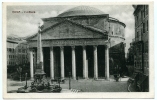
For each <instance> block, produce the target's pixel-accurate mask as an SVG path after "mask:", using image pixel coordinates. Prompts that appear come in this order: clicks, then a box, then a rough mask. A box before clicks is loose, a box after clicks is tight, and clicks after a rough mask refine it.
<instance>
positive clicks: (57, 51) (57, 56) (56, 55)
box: [53, 47, 61, 79]
mask: <svg viewBox="0 0 157 100" xmlns="http://www.w3.org/2000/svg"><path fill="white" fill-rule="evenodd" d="M53 50H54V77H55V78H56V79H57V78H59V77H60V76H61V68H60V47H54V49H53Z"/></svg>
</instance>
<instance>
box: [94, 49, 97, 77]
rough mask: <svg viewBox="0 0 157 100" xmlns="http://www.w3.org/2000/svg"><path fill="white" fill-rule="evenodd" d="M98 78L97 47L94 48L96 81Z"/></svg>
mask: <svg viewBox="0 0 157 100" xmlns="http://www.w3.org/2000/svg"><path fill="white" fill-rule="evenodd" d="M97 78H98V59H97V46H94V79H97Z"/></svg>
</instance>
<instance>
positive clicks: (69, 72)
mask: <svg viewBox="0 0 157 100" xmlns="http://www.w3.org/2000/svg"><path fill="white" fill-rule="evenodd" d="M70 76H71V73H70V72H69V90H70V89H71V79H70Z"/></svg>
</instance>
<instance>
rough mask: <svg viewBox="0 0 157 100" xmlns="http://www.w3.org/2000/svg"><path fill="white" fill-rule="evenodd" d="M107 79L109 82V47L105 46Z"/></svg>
mask: <svg viewBox="0 0 157 100" xmlns="http://www.w3.org/2000/svg"><path fill="white" fill-rule="evenodd" d="M105 77H106V79H107V80H109V47H108V46H107V45H106V46H105Z"/></svg>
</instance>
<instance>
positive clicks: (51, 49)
mask: <svg viewBox="0 0 157 100" xmlns="http://www.w3.org/2000/svg"><path fill="white" fill-rule="evenodd" d="M50 78H51V79H54V55H53V47H50Z"/></svg>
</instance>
